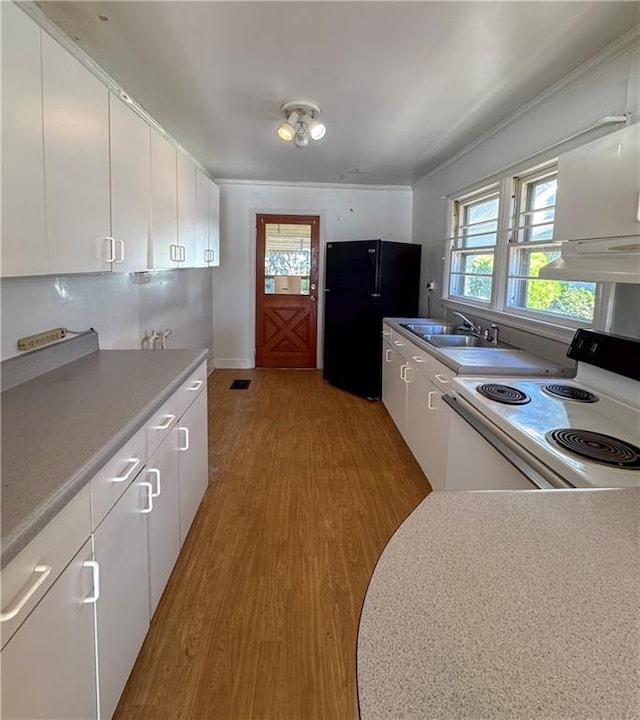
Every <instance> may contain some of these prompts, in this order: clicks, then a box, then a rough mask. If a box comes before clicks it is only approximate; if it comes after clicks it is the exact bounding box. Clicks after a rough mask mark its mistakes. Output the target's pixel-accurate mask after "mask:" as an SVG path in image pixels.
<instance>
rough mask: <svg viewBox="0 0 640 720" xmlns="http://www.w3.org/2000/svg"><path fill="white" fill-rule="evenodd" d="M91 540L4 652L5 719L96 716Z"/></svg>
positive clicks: (94, 586) (94, 576)
mask: <svg viewBox="0 0 640 720" xmlns="http://www.w3.org/2000/svg"><path fill="white" fill-rule="evenodd" d="M91 545H92V544H91V540H88V541H87V542H86V543H85V544H84V545H83V546H82V549H81V550H80V551H79V552H78V553H77V554H76V555H75V557H74V558H73V559H72V560H71V562H70V563H69V565H68V566H67V568H66V569H65V570H64V572H63V573H62V574H61V575H60V577H59V578H58V579H57V580H56V581H55V583H53V585H52V586H51V588H50V589H49V591H48V592H47V594H46V595H45V596H44V597H43V598H42V600H41V601H40V602H39V603H38V605H37V606H36V607H35V609H34V610H33V612H32V613H31V615H29V617H28V618H27V619H26V621H25V622H24V623H23V624H22V626H21V627H20V628H19V630H18V631H17V632H16V633H15V635H14V636H13V637H12V638H11V640H10V641H9V642H8V643H7V645H6V646H5V647H4V648H3V650H2V713H1V714H2V717H3V718H6V720H12V719H13V718H47V720H53V719H54V718H56V719H58V718H59V719H60V720H71V719H72V718H78V720H88V719H89V718H96V717H97V708H96V692H95V673H96V668H95V647H94V620H93V612H94V605H93V603H94V600H95V598H96V595H98V592H99V583H98V581H97V574H96V572H95V566H94V565H93V564H92V561H93V553H92V547H91Z"/></svg>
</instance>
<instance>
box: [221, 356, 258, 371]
mask: <svg viewBox="0 0 640 720" xmlns="http://www.w3.org/2000/svg"><path fill="white" fill-rule="evenodd" d="M213 366H214V367H215V368H216V370H253V368H255V366H256V365H255V363H254V362H253V360H251V358H213Z"/></svg>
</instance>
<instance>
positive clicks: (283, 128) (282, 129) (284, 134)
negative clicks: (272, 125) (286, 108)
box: [276, 122, 296, 142]
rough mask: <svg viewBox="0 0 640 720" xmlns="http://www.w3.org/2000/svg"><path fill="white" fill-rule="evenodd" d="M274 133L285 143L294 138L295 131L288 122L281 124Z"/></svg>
mask: <svg viewBox="0 0 640 720" xmlns="http://www.w3.org/2000/svg"><path fill="white" fill-rule="evenodd" d="M276 132H277V133H278V137H279V138H280V139H281V140H284V141H285V142H291V141H292V140H293V138H294V137H295V136H296V129H295V128H294V127H293V125H290V124H289V123H288V122H283V123H282V124H281V125H278V129H277V130H276Z"/></svg>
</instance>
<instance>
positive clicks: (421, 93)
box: [41, 1, 640, 184]
mask: <svg viewBox="0 0 640 720" xmlns="http://www.w3.org/2000/svg"><path fill="white" fill-rule="evenodd" d="M41 7H42V9H43V10H44V11H45V12H46V14H47V15H48V16H49V17H50V18H51V19H52V20H54V21H55V22H56V23H57V24H58V25H59V26H60V27H61V28H62V29H63V30H64V31H65V32H67V34H69V35H70V36H71V37H73V38H74V39H75V40H76V42H78V44H79V45H80V46H81V47H82V48H83V49H84V50H86V51H87V53H88V54H89V55H91V56H92V57H93V58H94V59H95V60H96V61H97V62H98V63H99V64H100V65H101V66H102V67H103V68H104V69H105V70H106V71H107V72H108V73H109V74H110V75H111V76H112V77H113V78H114V79H115V80H116V81H117V82H118V83H120V84H121V85H122V86H123V87H124V88H125V89H126V90H127V91H128V92H129V93H130V94H131V95H132V96H133V97H134V98H135V99H136V100H137V101H138V102H139V104H140V105H142V106H143V107H144V108H145V109H146V110H147V111H148V112H149V113H150V114H151V115H152V116H153V117H155V118H156V119H157V120H158V122H159V123H160V124H161V125H162V126H163V127H164V128H165V129H166V130H167V131H168V132H169V133H170V134H171V135H173V136H174V137H175V138H176V139H177V140H178V141H179V142H180V143H181V144H182V145H183V146H184V147H185V148H187V149H188V150H189V151H190V152H191V153H192V154H193V155H194V156H195V157H196V158H198V160H200V162H201V163H202V164H203V165H204V166H205V167H207V169H208V170H209V171H210V172H211V173H212V174H213V175H214V176H215V177H218V178H236V179H253V180H279V181H286V182H343V183H376V184H410V183H412V182H414V181H415V180H417V179H419V178H420V177H421V176H423V175H424V174H425V173H426V172H427V171H428V170H429V169H430V168H433V167H435V166H436V165H437V164H439V163H440V162H442V161H443V160H444V159H446V158H447V157H449V156H451V155H452V154H453V153H455V152H456V151H458V150H460V149H462V148H463V147H464V146H466V145H467V144H468V143H469V142H471V141H472V140H473V139H474V138H476V137H478V136H479V135H481V134H483V133H484V132H486V131H487V130H489V129H490V128H491V127H493V126H494V125H496V124H497V123H499V122H500V121H501V120H503V119H504V118H505V117H507V116H509V115H510V114H512V113H513V112H515V111H516V110H517V109H518V108H520V107H521V106H522V105H523V104H524V103H526V102H528V101H529V100H531V99H532V98H534V97H535V96H536V95H538V94H539V93H540V92H541V91H543V90H544V89H546V88H547V87H549V86H550V85H552V84H553V83H555V82H556V81H558V80H559V79H560V78H562V77H563V76H564V75H566V74H567V73H569V72H570V71H571V70H573V69H574V68H576V67H577V66H579V65H580V64H581V63H583V62H584V61H585V60H587V59H588V58H590V57H592V56H593V55H594V54H596V53H597V52H599V51H600V50H601V49H603V48H604V47H606V46H607V45H608V44H610V43H611V42H613V41H614V40H615V39H616V38H618V37H619V36H621V35H622V34H624V33H625V32H626V31H628V30H629V29H630V28H632V27H633V26H634V25H635V24H637V23H638V22H639V20H640V16H639V8H640V4H638V3H636V2H397V1H396V2H237V1H236V2H131V1H130V2H101V1H98V2H44V3H42V4H41ZM100 16H103V18H108V19H101V18H100ZM299 98H307V99H310V100H313V101H315V102H317V103H319V104H320V105H321V107H322V110H323V119H324V120H325V122H326V125H327V128H328V129H327V135H326V137H325V138H324V140H322V141H320V142H316V143H313V145H312V146H311V147H308V148H306V149H301V150H299V149H297V148H295V147H293V145H291V144H287V143H284V142H282V141H281V140H279V139H278V137H277V136H276V133H275V129H276V126H277V124H278V123H279V122H280V113H279V108H280V105H281V104H282V103H283V102H286V101H288V100H293V99H299Z"/></svg>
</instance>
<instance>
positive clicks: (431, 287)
mask: <svg viewBox="0 0 640 720" xmlns="http://www.w3.org/2000/svg"><path fill="white" fill-rule="evenodd" d="M435 289H436V284H435V282H434V281H433V280H430V281H429V282H428V283H427V290H435Z"/></svg>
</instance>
